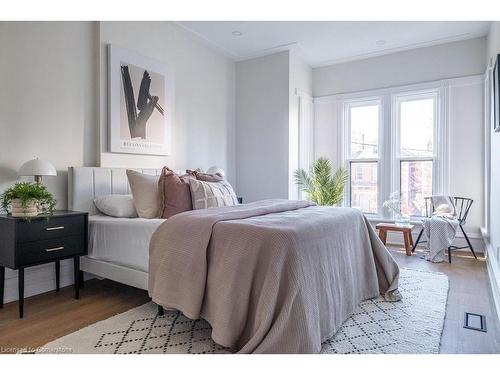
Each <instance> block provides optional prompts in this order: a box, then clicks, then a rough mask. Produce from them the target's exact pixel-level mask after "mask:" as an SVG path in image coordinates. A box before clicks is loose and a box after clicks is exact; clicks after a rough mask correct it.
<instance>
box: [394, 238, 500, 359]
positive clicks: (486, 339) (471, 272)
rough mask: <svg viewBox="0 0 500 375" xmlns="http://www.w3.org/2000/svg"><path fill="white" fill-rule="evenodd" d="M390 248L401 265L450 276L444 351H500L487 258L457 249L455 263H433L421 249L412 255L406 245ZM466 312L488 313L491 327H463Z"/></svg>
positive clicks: (453, 258) (453, 260) (442, 349)
mask: <svg viewBox="0 0 500 375" xmlns="http://www.w3.org/2000/svg"><path fill="white" fill-rule="evenodd" d="M390 250H391V252H392V254H393V256H394V258H395V259H396V261H397V262H398V264H399V265H400V266H401V267H407V268H413V269H421V270H427V271H434V272H442V273H445V274H446V275H447V276H448V278H449V282H450V284H449V285H450V289H449V291H448V303H447V306H446V317H445V322H444V330H443V336H442V338H441V353H500V327H499V322H498V318H497V316H496V311H495V305H494V302H493V295H492V294H491V289H490V285H489V281H488V271H487V270H486V261H485V260H484V258H482V257H480V258H479V259H478V260H476V259H474V257H473V256H472V254H471V253H470V252H458V251H455V252H452V259H451V262H452V263H451V264H449V263H448V262H445V263H431V262H427V261H426V260H424V259H422V258H421V255H422V253H421V251H420V250H418V249H417V250H416V252H415V253H414V254H413V255H412V256H411V257H409V256H406V254H405V250H404V248H401V249H399V248H396V247H390ZM403 297H404V296H403ZM465 312H472V313H477V314H481V315H485V316H486V327H487V330H488V331H487V332H486V333H484V332H479V331H473V330H470V329H465V328H463V324H464V313H465Z"/></svg>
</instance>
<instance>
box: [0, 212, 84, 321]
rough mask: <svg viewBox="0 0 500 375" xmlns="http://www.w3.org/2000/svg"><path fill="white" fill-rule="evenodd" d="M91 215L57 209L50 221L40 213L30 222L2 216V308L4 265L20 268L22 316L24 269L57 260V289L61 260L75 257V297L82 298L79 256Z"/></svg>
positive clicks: (0, 302)
mask: <svg viewBox="0 0 500 375" xmlns="http://www.w3.org/2000/svg"><path fill="white" fill-rule="evenodd" d="M87 228H88V214H87V213H86V212H76V211H55V212H54V215H53V216H51V217H50V218H49V220H48V221H47V218H46V217H43V216H37V217H35V218H32V219H31V222H28V221H26V220H25V219H23V218H15V217H12V216H8V215H0V308H2V307H3V295H4V282H5V267H7V268H11V269H14V270H16V269H17V270H18V271H19V317H20V318H22V317H23V313H24V312H23V309H24V269H25V268H26V267H31V266H36V265H38V264H44V263H50V262H55V266H56V267H55V268H56V290H57V291H59V279H60V276H59V275H60V271H59V270H60V261H61V260H63V259H68V258H73V260H74V265H75V270H74V273H75V298H76V299H78V298H79V289H80V277H79V276H80V275H79V274H80V272H79V271H80V256H82V255H86V254H87V245H88V235H87V231H88V229H87Z"/></svg>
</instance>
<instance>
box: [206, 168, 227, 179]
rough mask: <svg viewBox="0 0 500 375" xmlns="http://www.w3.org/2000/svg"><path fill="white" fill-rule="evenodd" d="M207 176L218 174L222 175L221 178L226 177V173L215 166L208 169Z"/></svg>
mask: <svg viewBox="0 0 500 375" xmlns="http://www.w3.org/2000/svg"><path fill="white" fill-rule="evenodd" d="M207 173H208V174H216V173H219V174H220V175H222V177H226V172H225V171H224V169H222V168H219V167H217V166H216V165H214V166H212V167H210V168H208V171H207Z"/></svg>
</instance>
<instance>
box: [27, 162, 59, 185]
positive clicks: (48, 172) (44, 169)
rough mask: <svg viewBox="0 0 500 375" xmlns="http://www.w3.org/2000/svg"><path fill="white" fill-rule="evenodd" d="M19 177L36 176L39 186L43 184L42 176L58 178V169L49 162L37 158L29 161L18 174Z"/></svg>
mask: <svg viewBox="0 0 500 375" xmlns="http://www.w3.org/2000/svg"><path fill="white" fill-rule="evenodd" d="M18 175H19V176H34V177H35V181H36V183H37V184H40V183H42V176H56V175H57V172H56V169H55V168H54V166H53V165H52V164H50V163H49V162H48V161H45V160H41V159H38V158H35V159H33V160H30V161H27V162H26V163H24V164H23V165H21V168H19V172H18Z"/></svg>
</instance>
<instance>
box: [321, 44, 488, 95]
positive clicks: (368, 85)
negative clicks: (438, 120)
mask: <svg viewBox="0 0 500 375" xmlns="http://www.w3.org/2000/svg"><path fill="white" fill-rule="evenodd" d="M485 51H486V40H485V38H476V39H470V40H465V41H460V42H454V43H447V44H441V45H437V46H432V47H424V48H419V49H414V50H410V51H404V52H397V53H393V54H390V55H384V56H379V57H373V58H369V59H364V60H358V61H352V62H347V63H343V64H335V65H330V66H325V67H321V68H317V69H313V87H314V90H313V94H314V96H315V97H317V96H324V95H332V94H338V93H348V92H356V91H364V90H371V89H378V88H384V87H392V86H401V85H407V84H411V83H419V82H426V81H434V80H440V79H443V78H453V77H461V76H468V75H474V74H483V73H484V69H485V63H484V54H485V53H486V52H485Z"/></svg>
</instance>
